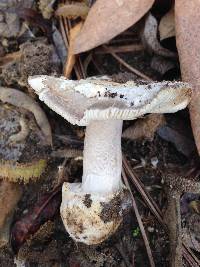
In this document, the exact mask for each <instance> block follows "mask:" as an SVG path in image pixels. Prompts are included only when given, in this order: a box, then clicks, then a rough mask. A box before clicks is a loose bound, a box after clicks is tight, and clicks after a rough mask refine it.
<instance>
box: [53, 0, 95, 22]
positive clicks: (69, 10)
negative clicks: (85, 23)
mask: <svg viewBox="0 0 200 267" xmlns="http://www.w3.org/2000/svg"><path fill="white" fill-rule="evenodd" d="M89 10H90V8H89V7H88V6H87V5H86V3H84V2H80V3H79V2H78V3H77V2H72V3H71V4H69V3H67V4H65V5H61V6H59V7H58V9H57V10H56V16H63V17H66V18H68V19H76V18H77V17H81V18H82V19H85V18H86V17H87V14H88V12H89Z"/></svg>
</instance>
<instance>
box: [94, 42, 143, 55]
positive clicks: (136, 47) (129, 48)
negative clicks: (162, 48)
mask: <svg viewBox="0 0 200 267" xmlns="http://www.w3.org/2000/svg"><path fill="white" fill-rule="evenodd" d="M108 48H109V49H112V52H113V53H128V52H138V51H142V50H144V47H143V45H142V44H131V45H121V46H108ZM94 53H95V54H110V52H109V51H108V50H105V49H102V48H101V47H99V48H97V49H96V50H95V51H94Z"/></svg>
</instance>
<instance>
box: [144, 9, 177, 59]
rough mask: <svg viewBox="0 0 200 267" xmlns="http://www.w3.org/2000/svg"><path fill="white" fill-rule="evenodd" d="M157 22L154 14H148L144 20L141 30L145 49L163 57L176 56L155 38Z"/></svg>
mask: <svg viewBox="0 0 200 267" xmlns="http://www.w3.org/2000/svg"><path fill="white" fill-rule="evenodd" d="M157 31H158V23H157V20H156V18H155V17H154V16H152V15H151V14H149V15H148V16H147V18H146V20H145V26H144V30H143V32H142V41H143V44H144V46H145V47H146V48H147V50H148V51H149V52H151V53H155V54H156V55H159V56H163V57H172V58H174V57H176V56H177V55H176V53H174V52H172V51H170V50H168V49H166V48H164V47H162V46H161V44H160V43H159V41H158V38H157Z"/></svg>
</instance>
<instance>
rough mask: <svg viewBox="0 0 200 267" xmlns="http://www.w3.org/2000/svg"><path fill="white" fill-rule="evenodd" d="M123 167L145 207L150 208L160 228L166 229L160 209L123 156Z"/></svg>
mask: <svg viewBox="0 0 200 267" xmlns="http://www.w3.org/2000/svg"><path fill="white" fill-rule="evenodd" d="M123 165H124V168H125V171H126V172H127V173H128V175H129V176H130V178H131V180H132V182H133V184H134V185H135V187H136V188H137V190H138V191H139V192H140V194H141V195H142V198H143V199H144V201H145V202H146V204H147V206H148V207H149V208H150V210H151V212H152V213H153V214H154V215H155V217H156V218H157V219H158V221H159V222H160V223H161V224H162V226H165V227H166V225H165V223H164V221H163V218H162V212H161V211H160V209H159V208H158V206H157V205H156V203H155V202H154V200H153V199H152V198H151V196H150V195H149V193H148V192H146V190H145V189H144V186H143V184H142V183H141V181H140V180H139V179H138V177H137V176H136V175H135V174H134V173H133V171H132V170H131V168H130V167H129V164H128V162H127V160H126V158H125V156H123Z"/></svg>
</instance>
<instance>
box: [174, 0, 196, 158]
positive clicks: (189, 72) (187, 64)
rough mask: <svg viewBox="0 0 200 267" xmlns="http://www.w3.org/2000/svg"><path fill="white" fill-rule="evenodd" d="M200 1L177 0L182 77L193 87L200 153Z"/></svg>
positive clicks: (192, 106)
mask: <svg viewBox="0 0 200 267" xmlns="http://www.w3.org/2000/svg"><path fill="white" fill-rule="evenodd" d="M199 14H200V1H197V0H190V1H181V0H176V3H175V23H176V44H177V48H178V53H179V59H180V67H181V74H182V79H183V80H184V81H188V82H190V83H191V85H192V87H193V94H192V100H191V102H190V106H189V111H190V118H191V124H192V130H193V134H194V138H195V142H196V146H197V149H198V152H199V154H200V123H199V122H200V89H199V84H200V53H199V51H200V20H199Z"/></svg>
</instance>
